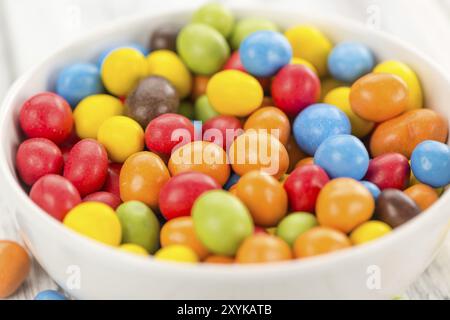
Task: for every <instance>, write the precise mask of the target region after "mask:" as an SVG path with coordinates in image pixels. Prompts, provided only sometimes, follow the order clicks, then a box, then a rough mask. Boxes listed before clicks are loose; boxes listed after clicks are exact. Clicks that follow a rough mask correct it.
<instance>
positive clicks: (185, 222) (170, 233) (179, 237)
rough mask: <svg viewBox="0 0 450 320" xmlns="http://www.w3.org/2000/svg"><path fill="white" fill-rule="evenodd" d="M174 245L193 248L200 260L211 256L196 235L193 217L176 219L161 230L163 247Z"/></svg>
mask: <svg viewBox="0 0 450 320" xmlns="http://www.w3.org/2000/svg"><path fill="white" fill-rule="evenodd" d="M174 244H178V245H184V246H187V247H189V248H191V249H192V250H194V251H195V253H196V254H197V256H198V257H199V258H200V260H203V259H205V258H206V257H207V256H208V254H209V252H208V250H207V249H206V248H205V246H204V245H203V244H202V243H201V242H200V240H198V238H197V235H196V234H195V230H194V221H193V220H192V217H181V218H175V219H172V220H170V221H168V222H166V223H165V224H164V226H163V227H162V229H161V246H162V247H163V248H164V247H167V246H170V245H174Z"/></svg>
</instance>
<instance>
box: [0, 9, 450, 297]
mask: <svg viewBox="0 0 450 320" xmlns="http://www.w3.org/2000/svg"><path fill="white" fill-rule="evenodd" d="M234 12H235V14H236V15H237V16H238V17H250V16H258V17H266V18H269V19H271V20H273V21H274V22H276V23H278V24H279V25H280V26H281V27H283V28H286V27H289V26H292V25H295V24H299V23H310V24H313V25H315V26H317V27H318V28H320V29H321V30H322V31H323V32H324V33H326V34H327V35H328V36H329V37H330V38H331V39H332V40H333V41H334V42H338V41H341V40H354V41H361V42H363V43H366V44H367V45H368V46H369V47H371V48H372V49H373V50H374V52H375V53H376V56H377V58H378V60H383V59H398V60H400V61H403V62H405V63H407V64H409V65H410V66H411V67H412V68H413V69H414V70H415V71H416V72H417V73H418V75H419V77H420V78H421V81H422V83H423V89H424V92H425V93H426V97H427V99H426V106H428V107H430V108H432V109H435V110H436V111H438V112H440V113H441V114H443V115H445V116H446V117H447V119H450V108H448V101H450V92H449V88H450V81H449V80H448V79H447V78H446V77H445V75H444V73H443V72H442V70H440V68H439V66H438V65H436V64H434V63H433V62H431V61H430V60H429V59H427V58H426V57H424V56H423V55H421V54H420V53H418V52H416V51H415V50H414V49H412V48H410V47H409V46H408V45H406V44H404V43H402V42H401V41H399V40H397V39H395V38H393V37H391V36H389V35H387V34H384V33H381V32H379V31H376V30H373V29H371V28H368V27H366V26H364V25H360V24H357V23H353V22H350V21H348V20H343V19H339V18H336V17H326V16H315V15H311V14H308V13H304V12H296V11H295V10H289V11H287V10H284V11H283V10H281V11H278V10H276V9H257V10H255V9H254V8H241V9H235V10H234ZM191 14H192V12H191V11H188V10H187V11H177V12H175V11H170V12H166V13H158V14H146V15H142V16H139V17H135V18H131V19H127V20H123V21H119V22H117V23H114V24H112V25H110V26H107V27H105V28H102V29H99V30H97V31H95V32H92V33H91V34H89V35H88V36H86V37H83V38H81V39H79V40H77V41H75V42H72V43H71V44H70V45H68V46H66V47H64V48H63V49H61V50H59V51H58V52H56V53H55V54H53V55H51V56H50V57H48V58H47V59H46V60H45V61H43V62H42V63H41V64H39V65H38V66H36V67H35V68H33V69H32V70H31V71H29V72H28V73H27V74H26V75H24V76H23V77H22V78H21V79H20V80H19V81H18V82H17V83H16V84H15V85H14V86H13V87H12V88H11V90H10V92H9V94H8V95H7V97H6V99H5V101H4V103H3V106H2V108H1V117H0V128H1V132H0V170H1V173H0V175H1V180H0V181H1V188H2V192H1V194H2V195H3V196H4V201H5V202H6V204H7V206H8V208H9V210H11V211H13V212H14V213H15V214H16V217H17V222H18V226H19V230H20V234H21V235H22V237H23V239H24V241H25V243H26V245H27V247H28V248H29V249H30V251H31V252H32V253H33V255H34V257H35V258H36V259H37V261H38V262H39V263H40V264H41V265H42V267H43V268H44V269H45V270H46V271H47V272H48V273H49V275H50V276H51V277H52V278H53V279H54V280H55V281H56V282H57V283H58V284H59V285H60V286H61V287H62V288H63V289H64V290H66V291H67V292H68V293H69V294H70V295H71V296H73V297H74V298H77V299H349V298H353V299H390V298H392V297H394V296H396V295H398V294H402V293H403V292H404V290H405V289H406V288H407V287H408V286H409V285H410V284H411V283H412V282H413V281H414V280H415V279H416V278H417V277H418V276H419V275H420V274H421V273H422V272H423V271H424V270H425V269H426V267H427V266H428V265H429V264H430V263H431V261H432V260H433V258H434V257H435V255H436V253H437V251H438V249H439V247H440V245H441V244H442V242H443V241H444V239H445V236H446V233H447V230H448V222H449V218H450V210H449V208H450V193H449V192H447V193H445V194H444V195H443V196H442V197H441V198H440V200H439V201H438V202H436V203H435V204H434V205H433V206H432V207H431V208H430V209H428V210H427V211H426V212H424V213H422V214H421V215H420V216H419V217H417V218H415V219H413V220H412V221H410V222H409V223H407V224H405V225H403V226H402V227H400V228H398V229H397V230H395V231H394V232H393V233H391V234H389V235H387V236H385V237H383V238H382V239H380V240H378V241H375V242H372V243H370V244H367V245H362V246H359V247H355V248H352V249H348V250H344V251H341V252H337V253H333V254H328V255H324V256H320V257H317V258H310V259H305V260H295V261H292V262H286V263H278V264H268V265H251V266H242V265H235V266H227V265H224V266H218V265H187V264H172V263H165V262H159V261H155V260H153V258H151V257H150V258H143V257H138V256H133V255H129V254H126V253H122V252H119V251H118V250H116V249H113V248H110V247H107V246H104V245H102V244H100V243H97V242H94V241H91V240H90V239H87V238H85V237H83V236H80V235H78V234H76V233H74V232H72V231H71V230H69V229H67V228H65V227H64V226H63V225H62V224H60V223H59V222H57V221H56V220H54V219H53V218H51V217H50V216H49V215H47V214H46V213H45V212H44V211H42V210H41V209H40V208H39V207H37V206H36V205H35V204H34V203H33V202H32V201H31V200H30V199H29V198H28V195H27V193H26V192H25V191H24V190H23V189H22V187H21V185H20V183H19V182H18V179H17V175H16V172H15V169H14V158H15V152H16V150H17V147H18V145H19V142H20V140H21V138H22V134H21V132H20V129H19V127H18V114H19V110H20V107H21V106H22V103H23V102H24V101H25V100H26V99H27V98H28V97H30V96H32V95H34V94H36V93H38V92H41V91H45V90H52V88H53V85H54V82H55V81H54V80H55V75H56V74H57V72H58V71H59V70H61V68H62V67H63V66H65V65H67V64H70V63H73V62H77V61H95V58H96V56H97V55H98V54H99V53H100V52H101V51H102V50H103V49H104V48H107V47H109V46H111V45H113V44H115V43H121V42H123V41H138V42H140V43H143V44H144V43H146V42H147V40H148V37H149V35H150V33H151V30H152V29H154V28H155V27H156V26H158V25H160V24H161V23H163V22H167V21H170V22H174V21H176V22H177V23H184V22H187V21H188V19H189V17H190V15H191Z"/></svg>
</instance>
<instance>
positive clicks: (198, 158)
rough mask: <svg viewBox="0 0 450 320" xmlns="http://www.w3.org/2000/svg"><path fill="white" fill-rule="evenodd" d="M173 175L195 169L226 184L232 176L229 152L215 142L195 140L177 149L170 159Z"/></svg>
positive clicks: (221, 183)
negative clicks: (228, 161) (228, 160)
mask: <svg viewBox="0 0 450 320" xmlns="http://www.w3.org/2000/svg"><path fill="white" fill-rule="evenodd" d="M169 170H170V173H171V174H172V175H174V176H175V175H177V174H180V173H183V172H188V171H195V172H201V173H204V174H206V175H208V176H210V177H212V178H214V179H215V180H216V181H217V183H219V184H220V185H222V186H223V185H224V184H225V183H226V182H227V181H228V178H229V177H230V166H229V165H228V163H227V154H226V153H225V151H224V150H223V149H222V148H221V147H219V146H218V145H217V144H215V143H211V142H205V141H195V142H191V143H189V144H186V145H184V146H183V147H181V148H179V149H177V150H176V151H175V152H174V153H173V154H172V156H171V157H170V160H169Z"/></svg>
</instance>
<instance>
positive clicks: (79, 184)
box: [64, 139, 108, 197]
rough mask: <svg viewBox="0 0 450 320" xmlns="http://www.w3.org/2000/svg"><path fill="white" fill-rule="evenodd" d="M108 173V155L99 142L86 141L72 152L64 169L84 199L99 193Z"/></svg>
mask: <svg viewBox="0 0 450 320" xmlns="http://www.w3.org/2000/svg"><path fill="white" fill-rule="evenodd" d="M107 172H108V155H107V153H106V150H105V148H104V147H103V146H102V145H101V144H99V143H98V142H97V141H95V140H92V139H84V140H81V141H80V142H78V143H77V144H76V145H75V146H74V147H73V148H72V150H71V151H70V155H69V159H67V163H66V166H65V168H64V177H66V178H67V179H68V180H69V181H70V182H72V183H73V185H74V186H75V187H76V188H77V189H78V191H79V192H80V195H81V196H82V197H84V196H86V195H88V194H91V193H93V192H96V191H99V190H100V189H101V188H102V187H103V185H104V184H105V180H106V176H107Z"/></svg>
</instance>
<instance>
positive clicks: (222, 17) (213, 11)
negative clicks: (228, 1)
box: [192, 3, 234, 38]
mask: <svg viewBox="0 0 450 320" xmlns="http://www.w3.org/2000/svg"><path fill="white" fill-rule="evenodd" d="M192 22H194V23H203V24H206V25H208V26H210V27H213V28H214V29H216V30H217V31H219V32H220V33H221V34H222V35H223V36H224V37H225V38H227V37H228V36H229V35H230V33H231V31H232V30H233V25H234V17H233V14H232V13H231V11H230V10H229V9H227V8H225V7H224V6H223V5H221V4H220V3H208V4H205V5H204V6H203V7H201V8H200V9H198V10H197V11H196V12H195V13H194V16H193V17H192Z"/></svg>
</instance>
